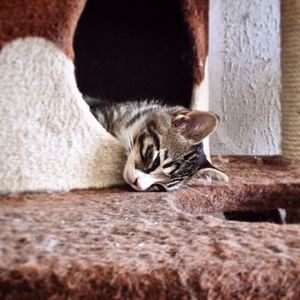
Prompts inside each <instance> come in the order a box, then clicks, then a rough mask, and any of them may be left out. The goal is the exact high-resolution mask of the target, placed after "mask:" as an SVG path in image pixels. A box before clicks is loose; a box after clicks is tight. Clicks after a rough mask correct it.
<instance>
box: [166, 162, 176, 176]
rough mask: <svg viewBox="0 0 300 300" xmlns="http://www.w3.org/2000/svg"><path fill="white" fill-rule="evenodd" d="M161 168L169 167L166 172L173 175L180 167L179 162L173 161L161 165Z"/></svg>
mask: <svg viewBox="0 0 300 300" xmlns="http://www.w3.org/2000/svg"><path fill="white" fill-rule="evenodd" d="M163 168H164V169H171V170H168V173H169V175H173V174H174V173H175V172H176V171H177V170H178V169H179V168H180V163H179V162H174V161H173V162H170V163H167V164H165V165H163Z"/></svg>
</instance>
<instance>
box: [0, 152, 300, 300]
mask: <svg viewBox="0 0 300 300" xmlns="http://www.w3.org/2000/svg"><path fill="white" fill-rule="evenodd" d="M215 161H216V163H217V164H218V165H219V167H221V168H222V169H223V170H224V171H225V172H227V173H228V174H229V175H230V182H229V183H227V184H220V183H218V184H215V183H213V184H212V185H207V186H205V185H198V186H193V188H192V189H187V190H183V191H178V192H174V193H136V192H132V191H129V190H128V189H126V188H122V187H121V188H118V189H107V190H80V191H73V192H70V193H61V194H24V195H10V196H2V197H1V198H0V228H1V230H0V299H300V225H297V224H287V225H277V224H271V223H248V222H233V221H224V220H221V219H218V218H215V217H214V216H213V215H210V214H205V213H206V212H217V211H224V210H236V209H244V210H249V209H266V208H273V207H289V208H291V209H296V208H300V165H287V164H284V163H283V162H281V161H280V159H279V158H275V157H273V158H261V157H259V158H254V157H235V158H234V157H225V158H224V157H221V158H215Z"/></svg>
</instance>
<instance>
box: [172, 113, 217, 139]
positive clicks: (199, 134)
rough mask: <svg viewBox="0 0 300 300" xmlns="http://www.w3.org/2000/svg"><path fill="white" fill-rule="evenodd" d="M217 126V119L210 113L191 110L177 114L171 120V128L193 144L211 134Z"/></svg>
mask: <svg viewBox="0 0 300 300" xmlns="http://www.w3.org/2000/svg"><path fill="white" fill-rule="evenodd" d="M218 125H219V117H218V116H217V115H215V114H213V113H211V112H206V111H197V110H192V111H189V112H186V113H183V114H179V115H177V116H175V117H174V119H173V120H172V126H173V127H174V128H176V129H177V130H179V132H180V133H181V134H182V135H183V136H184V137H185V138H187V139H189V140H191V141H192V142H194V143H195V144H198V143H200V142H201V141H202V140H203V139H205V138H206V137H207V136H209V135H210V134H212V133H213V132H214V131H215V130H216V128H217V127H218Z"/></svg>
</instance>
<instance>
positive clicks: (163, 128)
mask: <svg viewBox="0 0 300 300" xmlns="http://www.w3.org/2000/svg"><path fill="white" fill-rule="evenodd" d="M86 101H87V102H88V104H89V105H90V108H91V112H92V113H93V114H94V116H95V117H96V119H97V120H98V121H99V122H100V123H101V124H102V126H103V127H104V128H105V129H106V130H107V131H108V132H110V133H111V134H112V135H114V136H115V137H116V138H117V139H118V140H119V141H120V142H121V143H122V144H123V145H124V147H125V149H126V152H127V155H128V159H127V162H126V165H125V168H124V173H123V175H124V179H125V181H126V182H127V183H128V184H129V185H130V186H131V187H132V188H134V189H135V190H138V191H145V190H149V189H152V188H155V187H156V188H158V189H159V190H165V191H170V190H174V189H177V188H179V187H180V186H182V185H184V184H186V183H187V182H188V181H189V180H190V179H191V178H193V176H195V174H198V175H199V174H200V175H203V176H204V177H205V176H213V177H217V178H221V179H223V180H226V178H227V176H226V175H225V174H223V173H222V172H220V171H219V170H217V169H216V168H215V167H213V165H212V164H211V163H210V162H209V161H208V159H207V158H206V156H205V154H204V152H203V145H202V140H203V139H204V138H205V137H207V136H208V135H210V134H211V133H212V132H213V131H214V130H215V129H216V127H217V125H218V123H219V119H218V117H217V116H216V115H214V114H212V113H210V112H200V111H190V110H188V109H186V108H184V107H181V106H173V107H171V106H166V105H162V104H160V103H159V102H156V101H143V102H125V103H113V104H111V103H107V102H103V101H102V100H95V99H92V98H86Z"/></svg>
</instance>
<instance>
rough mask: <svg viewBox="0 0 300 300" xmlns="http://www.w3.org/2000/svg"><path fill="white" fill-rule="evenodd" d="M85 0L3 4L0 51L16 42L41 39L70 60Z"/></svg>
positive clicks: (9, 1) (5, 0)
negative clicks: (48, 42)
mask: <svg viewBox="0 0 300 300" xmlns="http://www.w3.org/2000/svg"><path fill="white" fill-rule="evenodd" d="M84 4H85V0H2V1H1V9H0V20H1V21H0V50H1V48H3V47H4V46H5V44H6V43H8V42H11V41H13V40H14V39H17V38H22V37H27V36H33V37H43V38H46V39H48V40H50V41H52V42H53V43H55V44H56V45H57V46H58V47H59V48H60V49H62V50H63V51H64V52H65V53H66V55H68V56H69V57H70V58H73V56H74V53H73V45H72V43H73V35H74V31H75V27H76V25H77V21H78V19H79V16H80V14H81V11H82V9H83V7H84Z"/></svg>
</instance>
